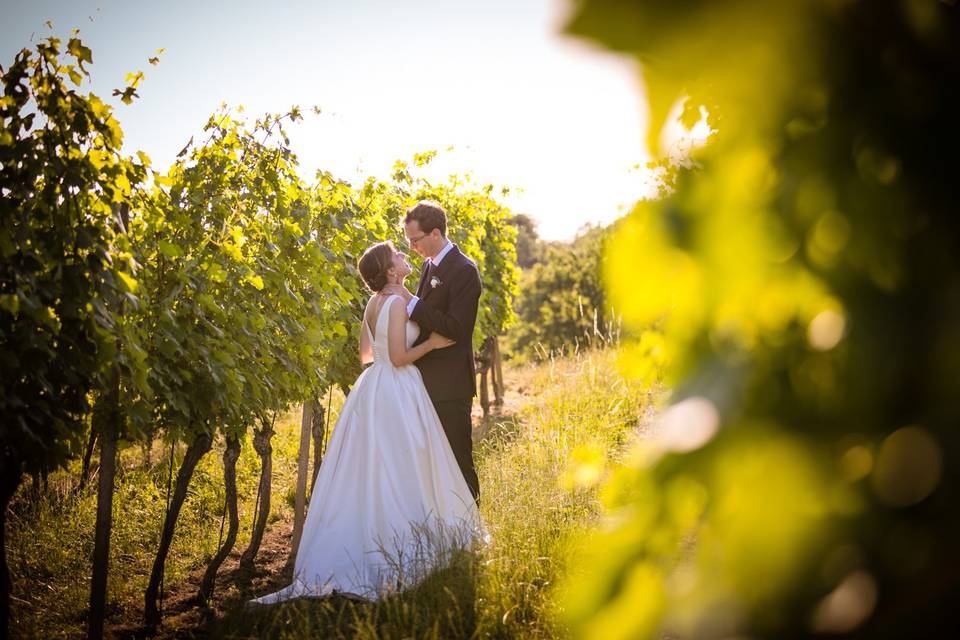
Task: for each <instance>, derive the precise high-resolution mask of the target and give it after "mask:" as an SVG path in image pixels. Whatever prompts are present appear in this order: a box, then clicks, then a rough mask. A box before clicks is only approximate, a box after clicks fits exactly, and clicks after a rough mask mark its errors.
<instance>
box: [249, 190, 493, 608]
mask: <svg viewBox="0 0 960 640" xmlns="http://www.w3.org/2000/svg"><path fill="white" fill-rule="evenodd" d="M403 232H404V235H405V236H406V239H407V243H408V245H409V246H410V247H411V248H412V249H413V250H415V251H416V252H417V253H419V254H420V255H421V256H423V257H424V258H425V260H424V266H423V270H422V271H421V274H420V283H419V285H418V287H417V292H416V294H413V293H411V292H410V291H409V290H407V288H406V287H405V286H404V280H405V279H406V278H407V276H409V275H410V273H411V272H412V268H411V267H410V264H409V263H408V262H407V260H406V255H405V254H403V253H401V252H400V251H397V250H396V249H395V248H394V246H393V245H392V244H391V243H389V242H382V243H379V244H375V245H373V246H372V247H370V248H369V249H367V251H366V252H364V254H363V256H362V257H361V258H360V260H359V264H358V267H359V271H360V275H361V276H362V277H363V280H364V282H365V283H366V284H367V286H368V287H369V288H370V290H371V291H372V292H373V295H371V297H370V299H369V301H368V302H367V305H366V308H365V310H364V313H363V319H362V324H363V326H362V327H361V330H360V360H361V362H363V363H364V364H367V363H372V364H371V366H369V367H367V368H366V369H364V371H363V372H362V373H361V374H360V376H359V377H358V378H357V381H356V383H355V384H354V385H353V387H352V390H351V391H350V394H349V395H348V396H347V400H346V402H345V403H344V406H343V409H342V410H341V412H340V416H339V418H338V419H337V424H336V427H335V428H334V431H333V435H332V437H331V439H330V444H329V446H328V449H327V453H326V455H325V457H324V460H323V463H322V464H321V465H320V470H319V472H318V475H317V479H316V483H315V484H314V488H313V494H312V495H311V497H310V505H309V508H308V511H307V518H306V521H305V523H304V529H303V535H302V537H301V539H300V546H299V547H298V549H297V554H296V561H295V563H294V577H293V583H292V584H290V585H289V586H287V587H285V588H283V589H281V590H280V591H277V592H274V593H271V594H267V595H264V596H261V597H259V598H256V599H254V600H251V601H250V602H251V603H255V604H271V603H275V602H281V601H283V600H289V599H291V598H296V597H299V596H325V595H331V594H333V593H339V594H343V595H347V596H359V597H361V598H364V599H368V600H376V599H378V598H380V597H382V596H383V595H385V594H387V593H390V592H392V591H394V590H397V589H403V588H408V587H410V586H413V585H414V584H416V582H418V581H419V580H420V579H422V578H423V577H425V576H426V574H427V573H429V572H430V570H431V569H432V568H434V567H435V566H437V565H438V564H440V563H442V562H443V559H444V558H445V557H446V556H447V554H449V553H450V552H451V551H453V550H455V549H456V548H462V547H464V546H468V545H470V544H472V543H473V542H476V541H478V540H484V539H486V537H487V535H486V533H485V531H484V528H483V524H482V522H481V520H480V514H479V511H478V508H477V500H478V498H479V493H480V486H479V481H478V479H477V472H476V470H475V469H474V466H473V456H472V451H473V444H472V440H471V420H470V409H471V404H472V399H473V396H474V395H475V392H476V382H475V380H476V375H475V372H474V363H473V339H472V338H473V328H474V325H475V324H476V318H477V306H478V301H479V298H480V274H479V272H478V271H477V266H476V264H474V263H473V262H472V261H471V260H470V259H469V258H467V257H466V256H464V255H463V254H462V253H461V252H460V250H459V249H458V248H457V246H456V245H454V244H453V243H451V242H450V241H449V240H448V239H447V237H446V236H447V219H446V213H445V212H444V210H443V209H442V208H441V207H440V206H439V205H438V204H436V203H434V202H430V201H421V202H420V203H418V204H417V205H415V206H413V207H411V208H410V209H408V210H407V213H406V217H405V219H404V224H403Z"/></svg>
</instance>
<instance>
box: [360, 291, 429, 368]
mask: <svg viewBox="0 0 960 640" xmlns="http://www.w3.org/2000/svg"><path fill="white" fill-rule="evenodd" d="M397 300H400V304H403V298H401V297H400V296H398V295H392V296H390V297H389V298H387V300H386V302H384V303H383V304H382V305H381V306H380V311H379V312H378V313H377V322H376V327H375V328H376V331H375V332H374V333H372V334H371V335H370V346H371V347H372V348H373V362H374V364H378V363H382V364H391V363H390V349H389V347H388V346H387V327H388V325H389V322H390V305H392V304H395V303H396V302H397ZM363 324H364V326H366V327H367V329H368V330H369V328H370V326H369V324H368V323H367V322H364V323H363ZM418 335H420V326H419V325H418V324H417V323H416V322H413V321H412V320H407V326H406V347H407V348H408V349H409V348H410V346H411V345H412V344H413V342H414V340H416V339H417V336H418Z"/></svg>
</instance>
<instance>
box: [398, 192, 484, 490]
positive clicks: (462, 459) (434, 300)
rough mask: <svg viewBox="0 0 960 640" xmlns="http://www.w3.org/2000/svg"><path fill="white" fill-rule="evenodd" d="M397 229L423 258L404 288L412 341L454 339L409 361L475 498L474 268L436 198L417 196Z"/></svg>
mask: <svg viewBox="0 0 960 640" xmlns="http://www.w3.org/2000/svg"><path fill="white" fill-rule="evenodd" d="M403 234H404V235H405V236H406V238H407V244H409V245H410V247H411V248H412V249H413V250H414V251H416V252H417V253H419V254H420V255H421V256H423V257H424V258H425V260H424V264H423V270H422V271H421V273H420V284H419V285H418V286H417V295H415V296H414V295H411V294H410V293H409V292H407V291H406V289H404V292H406V296H405V297H406V298H407V315H409V316H410V319H411V320H413V321H414V322H416V323H417V324H418V325H420V336H419V337H418V338H417V340H416V342H414V345H417V344H420V343H421V342H423V341H424V340H426V339H427V337H429V335H430V332H431V331H436V332H437V333H439V334H441V335H444V336H446V337H448V338H450V339H452V340H455V341H456V344H454V345H453V346H451V347H447V348H446V349H434V350H433V351H431V352H430V353H428V354H427V355H425V356H423V357H422V358H420V359H419V360H417V361H416V363H415V364H416V365H417V367H418V368H419V369H420V373H421V375H422V376H423V383H424V385H425V386H426V388H427V393H428V394H429V395H430V399H431V400H432V401H433V406H434V407H435V408H436V410H437V415H439V416H440V423H441V424H442V425H443V430H444V432H446V434H447V440H449V442H450V448H451V449H453V454H454V456H456V458H457V464H459V465H460V470H461V471H462V472H463V477H464V479H465V480H466V481H467V486H469V487H470V492H471V493H472V494H473V497H474V499H478V498H479V496H480V481H479V480H478V478H477V471H476V469H475V468H474V466H473V440H472V437H471V433H472V424H471V420H470V409H471V405H472V404H473V396H475V395H476V394H477V386H476V371H475V369H474V363H473V327H474V325H475V324H476V323H477V305H478V304H479V299H480V272H479V271H477V265H476V264H474V262H473V261H472V260H470V258H468V257H466V256H465V255H463V254H462V253H460V250H459V249H458V248H457V245H455V244H453V243H452V242H450V241H449V240H448V239H447V214H446V212H444V210H443V208H442V207H441V206H440V205H439V204H437V203H436V202H432V201H429V200H421V201H420V202H419V203H417V204H416V205H414V206H413V207H410V208H409V209H407V215H406V218H404V221H403Z"/></svg>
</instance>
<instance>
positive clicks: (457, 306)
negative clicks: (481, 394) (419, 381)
mask: <svg viewBox="0 0 960 640" xmlns="http://www.w3.org/2000/svg"><path fill="white" fill-rule="evenodd" d="M431 280H434V281H435V282H436V283H437V284H436V286H435V287H434V286H432V285H431ZM417 297H418V298H420V301H419V302H417V305H416V306H415V307H414V309H413V313H412V314H411V316H410V319H411V320H413V321H414V322H416V323H417V324H418V325H420V335H419V336H418V337H417V340H416V341H415V342H414V345H417V344H420V343H421V342H423V341H424V340H426V339H427V338H428V337H429V336H430V332H431V331H436V332H437V333H439V334H441V335H444V336H446V337H448V338H451V339H453V340H456V341H457V343H456V344H455V345H453V346H452V347H447V348H445V349H434V350H433V351H431V352H430V353H428V354H427V355H425V356H423V357H422V358H420V359H419V360H417V361H416V362H415V364H416V365H417V367H418V368H419V369H420V373H421V375H422V376H423V384H424V386H426V388H427V393H428V394H430V399H431V400H433V401H434V402H440V401H445V400H469V399H470V398H472V397H473V396H475V395H476V394H477V384H476V377H477V376H476V369H475V368H474V362H473V328H474V325H476V323H477V306H478V304H479V300H480V272H479V271H478V270H477V265H476V264H475V263H474V262H473V261H472V260H471V259H470V258H468V257H466V256H465V255H463V254H462V253H460V249H459V248H457V245H453V247H452V248H451V249H450V251H449V252H448V253H447V255H445V256H444V257H443V260H441V261H440V264H439V265H438V266H436V267H432V268H431V267H430V265H429V264H428V263H427V262H424V266H423V269H422V270H421V272H420V284H419V286H417Z"/></svg>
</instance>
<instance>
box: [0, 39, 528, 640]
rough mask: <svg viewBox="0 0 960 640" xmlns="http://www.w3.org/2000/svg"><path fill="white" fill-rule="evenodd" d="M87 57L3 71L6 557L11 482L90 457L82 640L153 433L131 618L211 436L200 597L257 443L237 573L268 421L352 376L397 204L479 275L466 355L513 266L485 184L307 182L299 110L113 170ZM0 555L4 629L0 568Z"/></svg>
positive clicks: (68, 55) (412, 176)
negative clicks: (368, 284) (210, 499)
mask: <svg viewBox="0 0 960 640" xmlns="http://www.w3.org/2000/svg"><path fill="white" fill-rule="evenodd" d="M92 61H93V58H92V52H91V51H90V49H88V48H87V47H85V46H84V45H83V44H82V42H81V41H80V39H79V37H78V36H77V34H76V32H75V33H74V34H73V36H72V37H71V38H70V39H69V40H68V41H67V42H66V43H63V42H62V41H61V40H59V39H57V38H54V37H51V38H48V39H47V40H45V41H43V42H41V43H40V44H38V45H37V46H36V49H35V51H33V50H29V49H24V50H22V51H21V52H20V53H19V54H17V56H16V57H15V59H14V61H13V63H12V64H11V65H9V67H5V68H3V77H2V83H3V94H2V97H0V118H2V122H3V128H2V129H0V161H2V173H0V193H2V195H3V199H2V204H0V207H2V209H0V255H2V260H0V456H2V457H0V542H2V536H3V531H4V529H5V522H4V520H3V514H5V512H6V509H7V506H8V505H9V504H10V501H11V499H12V498H13V496H14V494H15V493H16V492H17V490H18V488H19V487H20V485H21V483H22V479H23V476H24V474H30V475H31V476H33V477H34V479H35V483H37V484H39V485H42V484H43V480H44V479H45V477H46V475H47V474H48V473H50V472H51V471H53V470H55V469H58V468H65V467H66V465H67V463H68V462H69V461H70V460H74V459H77V458H80V457H82V458H83V460H84V479H85V478H86V474H87V472H86V469H87V468H89V466H90V460H91V457H92V455H93V452H94V450H95V448H96V447H97V445H98V446H99V473H98V483H99V484H98V487H97V491H98V512H97V523H96V539H95V549H94V555H93V572H92V573H93V580H92V584H91V599H90V619H89V635H90V637H100V635H102V632H103V622H104V614H105V610H106V606H107V603H106V579H107V571H108V558H109V543H110V530H111V525H112V496H113V488H114V472H115V465H116V460H117V455H118V449H121V448H123V447H127V446H131V445H133V444H135V443H140V444H144V443H151V442H153V441H154V440H156V439H162V440H163V441H164V442H166V443H167V444H168V445H169V446H171V447H172V446H173V444H174V443H177V442H183V443H185V444H186V446H187V448H186V453H185V455H184V457H183V460H182V463H181V464H180V466H179V469H178V472H177V475H176V479H174V478H172V477H171V478H170V479H169V481H170V484H171V485H172V486H173V491H172V495H171V496H169V506H168V508H167V512H166V517H165V520H164V522H163V524H162V535H161V538H160V543H159V547H158V550H157V554H156V558H155V562H154V566H153V571H152V574H151V578H150V582H149V586H148V588H147V591H146V593H145V598H144V600H145V601H144V615H145V624H146V626H147V627H148V628H155V627H156V625H157V624H158V622H159V620H160V615H161V613H160V611H159V609H158V606H157V600H158V592H159V591H160V590H161V589H162V582H163V566H164V560H165V557H166V554H167V553H168V551H169V549H170V544H171V541H172V539H173V533H174V529H175V527H176V522H177V517H178V514H179V512H180V508H181V506H182V504H183V501H184V499H185V498H186V495H187V492H188V490H189V486H190V480H191V476H192V474H193V471H194V469H195V468H196V465H197V463H198V461H200V460H201V459H202V457H203V456H204V455H206V454H207V453H208V452H209V451H210V450H211V448H212V445H213V442H214V440H215V439H216V438H219V437H222V438H223V439H224V441H225V443H226V448H225V450H224V453H223V458H224V473H225V478H224V482H225V485H226V496H227V498H226V502H227V503H226V505H225V510H226V511H227V512H228V514H229V529H228V532H227V537H226V542H225V544H224V545H223V547H222V548H221V550H220V552H219V553H218V554H217V555H216V557H214V558H213V559H212V561H211V563H210V565H209V567H208V570H207V576H206V578H205V580H204V584H203V586H202V588H201V593H200V596H201V599H203V600H205V599H208V598H209V597H210V595H211V594H212V590H213V586H214V579H215V576H216V572H217V568H218V567H219V565H220V564H221V563H222V562H223V561H224V559H225V558H226V556H227V554H228V553H229V551H230V549H231V547H232V544H233V542H234V541H235V539H236V533H237V528H238V526H239V522H238V517H237V504H236V502H237V496H236V487H235V477H234V474H235V463H236V459H237V456H238V454H239V450H240V446H241V443H242V442H244V441H245V439H246V436H247V435H248V434H249V433H251V432H252V433H253V443H254V447H255V449H256V451H257V453H258V455H259V456H260V457H261V460H262V471H261V480H260V486H259V489H258V509H257V513H256V515H255V525H254V533H253V537H252V540H251V543H250V546H249V547H248V549H247V550H246V551H245V552H244V554H243V558H242V563H246V564H252V563H253V561H254V558H255V557H256V553H257V550H258V546H259V543H260V540H261V538H262V535H263V531H264V528H265V526H266V518H267V515H268V514H269V511H270V487H271V485H270V468H271V458H270V456H271V447H270V438H271V436H272V435H273V427H274V424H275V420H276V418H277V415H278V413H279V412H281V411H284V410H286V409H287V408H288V407H289V406H291V405H293V404H297V403H301V402H304V401H306V402H308V403H314V404H316V401H317V399H319V398H322V397H323V396H324V395H325V393H326V391H327V390H328V389H330V388H332V386H334V385H338V386H340V387H342V388H343V389H344V390H345V391H348V390H349V384H350V383H351V382H352V381H353V380H354V379H355V378H356V375H357V374H358V373H359V371H360V364H359V361H358V358H357V354H356V344H357V335H356V332H357V331H358V330H359V327H360V323H359V318H360V315H361V312H362V309H363V304H364V302H365V300H366V298H367V297H368V295H369V292H367V291H366V290H365V288H364V287H363V284H362V282H361V279H360V278H359V276H358V274H357V272H356V268H355V262H356V259H357V257H358V256H359V255H360V253H361V252H362V251H363V250H364V249H365V248H366V247H367V246H369V245H370V244H372V243H374V242H378V241H382V240H386V239H394V240H397V241H399V240H400V239H401V235H400V222H401V219H402V214H403V211H404V210H405V208H406V207H407V206H409V205H410V204H412V203H413V202H416V201H417V200H420V199H432V200H436V201H437V202H439V203H440V204H441V205H442V206H443V207H444V208H445V209H446V211H447V212H448V215H449V229H450V233H449V235H450V237H451V239H452V240H453V241H454V242H456V243H457V244H458V245H459V246H460V248H461V249H462V250H463V252H464V253H465V254H466V255H468V256H470V257H471V258H473V259H474V260H475V261H476V262H477V265H478V267H479V269H480V272H481V275H482V278H483V294H482V297H481V300H480V311H479V315H478V323H477V326H478V331H477V333H476V334H475V340H476V344H475V347H478V348H479V347H480V346H481V345H483V344H488V343H489V342H490V340H493V344H494V345H495V341H496V337H497V336H498V335H500V334H501V333H502V332H503V330H504V328H505V327H506V325H507V324H508V323H509V321H510V320H511V318H512V315H513V310H512V302H513V298H514V294H515V291H516V283H517V277H518V273H517V268H516V264H515V263H516V256H515V249H514V242H515V231H514V228H513V227H512V226H510V225H509V224H507V221H508V220H509V219H510V216H511V214H510V212H509V210H508V209H506V208H505V207H504V206H502V205H501V204H500V203H499V202H498V200H497V194H495V193H494V190H493V187H492V186H484V187H477V186H476V185H474V184H472V183H470V182H468V181H465V180H463V179H461V178H458V177H456V176H452V177H451V178H450V179H449V181H448V182H446V183H442V184H433V183H430V182H428V181H427V180H426V179H424V178H422V177H419V176H418V175H417V169H418V168H419V167H422V166H423V165H425V164H426V163H428V162H429V161H430V159H431V158H432V157H433V154H432V153H425V154H418V155H416V156H414V159H413V162H412V165H411V164H408V163H405V162H398V163H397V164H396V166H395V168H394V173H393V175H392V176H391V178H390V179H389V180H387V181H382V180H377V179H374V178H370V179H368V180H367V181H366V182H364V183H363V184H362V185H360V186H357V187H354V186H352V185H350V184H348V183H347V182H345V181H343V180H339V179H337V178H336V177H335V176H333V175H331V174H329V173H328V172H322V171H321V172H318V173H317V176H316V181H315V182H314V183H313V184H307V183H305V182H304V181H303V180H302V179H301V177H300V176H299V175H298V173H297V160H296V156H295V154H294V152H293V151H292V150H291V148H290V141H289V138H288V136H287V134H286V132H285V130H284V127H285V125H286V124H288V123H290V122H293V121H297V120H299V119H300V118H301V117H302V116H301V112H300V110H299V109H297V108H293V109H291V110H290V111H289V112H288V113H285V114H277V115H273V114H267V115H265V116H264V117H261V118H258V119H256V120H255V122H254V123H253V124H251V123H250V122H249V121H247V120H245V119H243V118H242V117H240V116H239V115H238V114H236V113H233V112H231V111H228V110H226V109H225V108H224V109H221V110H220V111H218V112H217V113H215V114H213V115H212V116H211V117H210V119H209V120H208V122H207V123H206V126H205V127H204V129H203V131H202V134H201V135H200V136H199V137H198V136H194V138H191V140H190V142H189V143H188V144H187V145H186V146H185V147H184V148H183V150H182V151H181V152H180V153H179V154H178V156H177V159H176V161H175V162H174V163H173V165H172V166H171V167H170V168H169V169H168V170H167V171H166V172H159V171H157V170H155V169H154V168H152V167H151V163H150V160H149V158H148V157H147V156H146V155H145V154H144V153H142V152H137V153H136V154H135V156H134V157H128V156H125V155H123V154H122V153H121V146H122V139H123V138H122V136H123V133H122V130H121V128H120V125H119V124H118V122H117V120H116V119H115V117H114V115H113V110H112V108H111V107H110V106H108V105H107V104H106V103H104V102H103V101H102V100H101V99H100V98H99V97H97V96H96V95H93V94H83V93H82V92H81V91H80V87H81V84H82V83H83V82H84V81H85V80H86V79H87V78H88V77H89V69H88V65H90V64H91V63H92ZM150 62H151V63H154V64H155V63H156V62H157V59H156V58H152V59H151V60H150ZM142 78H143V74H142V73H140V72H137V73H135V74H131V75H130V76H128V80H127V83H128V84H127V86H126V87H125V88H124V89H122V90H117V91H116V92H115V95H119V96H120V98H121V100H122V101H123V102H125V103H129V102H131V101H132V100H133V98H135V97H136V89H137V87H138V85H139V83H140V82H141V80H142ZM195 139H196V140H195ZM411 257H412V259H413V260H414V261H416V256H411ZM315 413H316V412H315ZM321 422H322V421H321ZM322 440H323V438H320V439H319V440H318V444H317V446H318V447H319V446H320V445H319V443H320V442H322ZM319 453H320V452H319V451H318V452H317V455H316V456H315V458H314V462H315V466H316V465H318V464H319V462H320V457H319ZM315 471H316V469H314V473H315ZM172 473H173V466H172V464H171V474H172ZM0 562H2V564H0V628H2V629H4V630H5V629H6V628H7V625H8V622H9V615H10V599H11V593H10V578H9V571H8V567H7V565H6V555H5V553H3V554H0Z"/></svg>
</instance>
